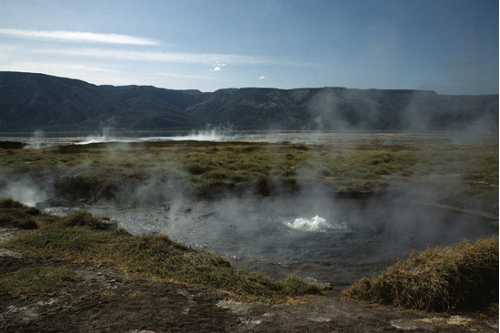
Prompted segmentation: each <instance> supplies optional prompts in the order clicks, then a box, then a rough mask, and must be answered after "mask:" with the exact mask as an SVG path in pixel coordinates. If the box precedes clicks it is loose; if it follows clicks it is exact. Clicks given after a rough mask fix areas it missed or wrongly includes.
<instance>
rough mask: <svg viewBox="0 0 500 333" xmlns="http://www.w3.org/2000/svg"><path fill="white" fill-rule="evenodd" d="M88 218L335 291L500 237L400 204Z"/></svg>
mask: <svg viewBox="0 0 500 333" xmlns="http://www.w3.org/2000/svg"><path fill="white" fill-rule="evenodd" d="M90 210H91V212H93V213H95V214H98V215H101V216H103V217H110V218H111V219H112V220H115V221H116V222H118V224H119V226H120V227H123V228H125V229H127V230H129V231H130V232H132V233H134V234H143V233H165V234H169V235H170V237H171V238H173V239H176V240H178V241H181V242H183V243H185V244H187V245H189V246H192V247H194V248H196V249H198V250H201V251H211V252H216V253H219V254H221V255H223V256H224V257H226V258H228V259H229V260H230V261H232V262H233V263H234V264H235V265H238V266H241V267H244V268H248V269H252V270H259V271H263V272H266V273H267V274H269V275H271V276H273V277H277V278H282V277H284V276H286V275H287V274H297V275H299V276H302V277H306V276H307V277H314V278H317V279H320V280H324V281H328V282H330V283H332V284H334V285H337V286H341V285H344V284H348V283H350V282H352V281H354V280H356V279H358V278H360V277H363V276H370V275H373V274H376V273H377V272H379V271H380V270H381V269H382V268H383V267H387V266H388V265H390V264H392V263H394V261H395V260H397V259H400V258H404V257H406V256H408V255H409V254H410V253H411V251H412V250H423V249H425V248H426V247H427V246H434V245H447V244H453V243H455V242H459V241H461V240H462V239H463V238H469V239H475V238H477V237H481V236H487V235H490V234H494V233H498V225H495V224H494V223H493V224H492V223H491V221H488V220H485V219H482V218H480V217H478V216H475V215H471V214H463V213H457V212H450V211H449V210H446V209H438V208H435V207H434V208H433V207H428V206H422V205H419V204H411V203H408V202H402V201H390V202H386V201H376V200H374V201H354V200H353V201H349V200H334V199H331V198H321V199H319V198H310V199H309V200H306V199H304V198H303V197H286V198H285V197H281V198H260V199H259V198H252V199H225V200H220V201H217V202H196V203H187V204H186V203H178V204H172V205H170V206H168V207H150V208H149V209H148V210H144V209H138V208H137V209H120V210H119V209H116V208H114V207H102V206H94V207H92V208H91V209H90Z"/></svg>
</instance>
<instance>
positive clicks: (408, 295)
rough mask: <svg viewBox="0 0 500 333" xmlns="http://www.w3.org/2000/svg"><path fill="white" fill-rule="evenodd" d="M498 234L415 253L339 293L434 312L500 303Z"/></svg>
mask: <svg viewBox="0 0 500 333" xmlns="http://www.w3.org/2000/svg"><path fill="white" fill-rule="evenodd" d="M498 251H499V247H498V236H494V237H491V238H488V239H480V240H477V241H474V242H469V241H463V242H461V243H460V244H458V245H456V246H454V247H444V248H439V247H436V248H430V249H428V250H426V251H424V252H420V253H414V254H413V255H412V256H411V257H410V258H409V259H408V260H406V261H402V262H399V263H397V264H395V265H393V266H391V267H389V268H388V269H386V270H384V271H383V272H382V273H381V274H380V275H378V276H376V277H373V278H362V279H360V280H358V281H357V282H355V283H354V284H353V285H352V286H351V287H350V288H349V289H347V290H345V291H344V292H343V294H344V296H346V297H347V298H349V299H352V300H357V301H366V302H371V303H378V304H382V305H388V306H393V307H401V308H406V309H416V310H425V311H435V312H451V311H477V310H481V309H484V308H487V307H488V306H490V305H491V303H498Z"/></svg>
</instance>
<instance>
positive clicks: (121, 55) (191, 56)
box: [37, 48, 286, 68]
mask: <svg viewBox="0 0 500 333" xmlns="http://www.w3.org/2000/svg"><path fill="white" fill-rule="evenodd" d="M37 52H38V53H44V54H52V55H66V56H75V57H85V58H107V59H114V60H117V59H119V60H135V61H155V62H171V63H199V64H210V65H212V66H213V64H216V65H215V66H216V67H219V68H221V67H222V66H225V63H231V64H240V65H241V64H245V65H262V64H283V62H281V61H278V60H276V59H272V58H266V57H257V56H246V55H236V54H217V53H183V52H149V51H147V52H142V51H123V50H109V49H99V48H78V49H62V48H61V49H42V50H38V51H37ZM217 59H223V61H224V63H219V64H217V62H218V61H219V60H217ZM285 64H286V63H285Z"/></svg>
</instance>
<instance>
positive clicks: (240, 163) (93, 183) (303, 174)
mask: <svg viewBox="0 0 500 333" xmlns="http://www.w3.org/2000/svg"><path fill="white" fill-rule="evenodd" d="M498 150H499V147H498V144H492V145H472V144H461V145H459V144H451V143H446V142H436V143H433V142H432V141H411V142H403V143H401V142H398V143H391V142H388V143H382V142H380V141H370V142H363V141H360V142H356V141H351V142H333V143H321V144H315V145H305V144H289V143H276V144H273V143H255V142H254V143H252V142H195V141H188V142H154V143H100V144H89V145H70V146H60V147H53V148H43V149H9V148H7V149H5V148H4V149H2V148H0V170H2V171H3V173H4V174H8V175H20V174H22V175H27V176H29V177H30V179H32V180H33V181H35V182H36V181H37V180H41V181H45V182H47V181H49V182H52V183H53V186H54V188H55V193H56V194H57V195H58V196H66V197H72V198H73V199H82V198H83V199H87V200H98V199H100V198H108V199H109V198H114V197H117V196H119V194H120V193H125V192H127V191H129V192H130V191H131V189H134V188H137V187H138V186H140V185H141V184H145V183H147V184H149V185H151V186H150V187H149V189H150V191H149V196H150V201H152V202H158V201H160V202H161V201H164V200H168V197H169V195H173V193H179V192H183V193H188V194H195V195H205V194H209V193H214V192H217V191H222V190H229V191H238V190H242V189H245V190H247V189H253V191H254V192H255V193H256V194H260V195H269V194H272V193H273V191H276V190H277V189H279V190H285V191H297V190H299V189H300V188H302V187H306V186H315V185H317V184H322V185H326V186H327V187H328V188H330V189H331V191H333V192H337V193H345V192H347V193H356V192H363V193H373V192H383V191H385V190H386V189H387V188H388V187H389V186H394V185H398V184H408V183H412V182H418V183H426V182H432V183H435V184H439V183H448V182H449V181H450V179H453V180H454V182H455V183H456V184H457V186H455V187H454V189H453V191H452V192H453V193H445V192H443V193H440V196H441V197H443V201H445V202H444V203H450V202H451V203H452V204H453V205H456V206H460V207H461V208H467V205H471V204H470V203H473V204H474V205H476V206H477V202H486V204H485V205H483V206H485V207H486V208H485V209H489V208H488V207H489V206H491V203H492V202H495V201H497V200H498V199H497V198H498V169H499V166H498ZM0 181H1V180H0ZM5 183H6V182H5V180H4V184H5ZM0 185H2V184H0ZM438 187H439V186H438ZM442 187H443V188H444V186H442ZM443 191H445V190H443ZM120 199H121V200H125V201H127V200H130V201H131V202H132V201H133V200H134V199H133V198H125V197H120ZM446 201H448V202H446Z"/></svg>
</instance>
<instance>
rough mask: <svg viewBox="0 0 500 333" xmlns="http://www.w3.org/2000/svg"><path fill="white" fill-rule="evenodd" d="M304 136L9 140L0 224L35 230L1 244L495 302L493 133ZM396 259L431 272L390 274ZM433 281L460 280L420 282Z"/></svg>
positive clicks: (222, 284)
mask: <svg viewBox="0 0 500 333" xmlns="http://www.w3.org/2000/svg"><path fill="white" fill-rule="evenodd" d="M311 135H312V134H304V133H301V134H296V135H294V134H289V135H281V136H275V138H274V139H273V140H268V139H266V140H263V139H262V138H260V137H258V136H252V137H245V138H243V137H241V136H238V137H229V138H227V137H224V138H218V140H216V141H203V140H201V141H200V140H196V139H195V138H192V137H191V138H190V137H186V138H185V140H169V139H166V138H162V139H152V140H138V139H137V138H134V139H131V138H127V139H124V138H115V139H110V138H103V137H101V139H100V140H92V141H94V142H92V143H89V142H86V141H91V140H73V139H72V140H67V141H65V140H60V139H59V140H46V141H44V142H42V144H40V142H35V141H33V139H31V140H24V141H23V140H9V141H4V142H3V143H2V146H1V148H0V168H1V171H2V173H1V175H2V177H1V179H0V197H2V198H5V200H4V201H2V205H3V206H2V207H3V208H2V219H1V221H2V223H3V225H4V226H10V227H12V226H18V227H24V228H26V229H31V228H32V229H33V231H30V232H28V233H22V234H21V235H20V236H19V237H16V238H14V239H12V240H11V241H9V242H8V243H4V244H3V245H2V246H4V247H6V248H8V249H10V250H14V251H18V252H21V253H25V254H29V255H30V256H35V257H39V258H42V257H43V258H54V257H57V258H65V260H69V261H71V262H96V263H100V264H104V263H106V264H111V265H113V266H114V267H117V268H118V269H121V270H123V271H127V272H133V273H136V274H139V275H140V276H143V277H146V276H147V277H154V278H155V279H162V280H166V281H172V282H180V283H185V284H188V285H192V286H196V287H202V288H209V289H210V290H213V291H215V292H221V293H227V294H228V295H230V296H231V297H233V298H235V299H240V300H247V301H248V300H251V301H252V300H253V301H261V302H262V301H264V302H271V303H275V302H277V303H280V302H283V301H284V300H286V299H290V298H293V297H298V296H303V295H312V294H319V295H321V294H324V293H325V289H322V288H325V286H327V288H333V289H334V290H345V291H344V292H343V293H344V297H346V298H350V299H354V300H361V301H364V302H376V303H380V304H383V305H390V306H395V307H401V308H408V309H419V310H426V311H437V312H445V313H447V312H450V313H454V311H464V310H465V311H477V310H478V309H479V310H481V309H482V310H481V311H485V310H484V309H489V307H490V306H491V304H494V303H498V285H497V284H496V283H492V281H496V282H497V280H498V253H497V252H498V168H499V167H498V151H499V147H498V143H496V142H495V141H494V140H493V141H487V142H484V141H483V142H471V143H464V142H457V141H456V140H454V139H453V138H452V137H451V138H450V136H449V135H444V134H436V133H434V134H429V133H420V134H418V133H345V134H343V135H342V134H321V135H319V134H317V133H316V134H314V137H312V136H311ZM14 141H17V142H19V143H14ZM61 141H63V142H61ZM96 141H100V142H96ZM34 142H35V143H37V145H36V146H35V145H34ZM21 203H23V204H21ZM24 204H26V205H27V206H25V205H24ZM110 225H111V226H113V227H114V228H113V229H109V226H110ZM108 229H109V230H108ZM457 244H461V245H458V247H457V250H455V246H457ZM485 244H486V245H485ZM477 248H479V249H480V250H476V249H477ZM414 251H419V252H414ZM426 251H428V252H426ZM429 251H430V252H429ZM474 251H476V252H477V251H479V252H480V254H477V253H476V252H474ZM419 253H431V254H422V256H428V257H436V256H439V255H441V254H440V253H442V254H443V255H444V256H445V255H447V256H448V257H446V258H445V259H436V260H434V261H432V260H430V259H429V260H427V259H426V260H424V259H422V258H420V259H418V258H419V257H418V254H419ZM436 253H438V254H436ZM450 253H454V254H453V255H450ZM464 253H465V254H464ZM478 256H479V257H481V258H482V259H481V260H479V259H478V258H479V257H478ZM495 258H496V259H495ZM483 259H484V260H483ZM406 260H408V262H406ZM495 260H496V261H495ZM472 262H474V264H475V265H476V266H474V265H472ZM397 265H400V266H401V267H406V268H404V269H403V268H398V267H400V266H397ZM419 265H420V267H419ZM443 265H444V266H443ZM443 267H446V269H445V268H443ZM450 267H451V268H450ZM405 269H406V270H409V271H413V272H414V273H408V274H410V275H411V274H413V275H411V276H413V277H412V278H411V279H413V280H415V279H416V278H415V276H420V277H423V278H424V279H427V280H425V281H424V282H419V281H414V282H413V284H409V283H408V284H407V283H406V282H401V281H399V280H398V279H403V280H404V281H408V279H409V278H408V276H407V275H405V274H403V273H401V272H403V271H404V270H405ZM394 271H396V272H399V273H397V274H395V275H394V273H391V272H394ZM420 271H427V272H431V273H429V275H428V276H425V274H420V273H415V272H420ZM470 272H475V273H474V274H472V275H468V274H469V273H470ZM24 273H26V272H24ZM28 273H29V272H28ZM16 274H21V273H16ZM36 274H37V275H40V274H42V273H40V272H39V271H37V272H36ZM58 274H62V276H63V278H62V280H65V279H66V280H71V279H74V278H72V277H71V276H69V277H68V276H65V275H64V274H70V275H71V273H68V272H58ZM379 274H380V275H379ZM384 274H385V275H384ZM391 274H392V275H391ZM42 275H43V274H42ZM56 275H57V274H56ZM443 275H444V276H462V275H463V276H464V278H463V279H459V280H460V281H459V282H460V283H459V282H453V281H451V280H450V279H446V278H443V279H441V280H439V279H436V281H432V283H435V285H432V286H431V287H428V286H429V284H432V283H431V280H432V279H433V277H435V276H443ZM9 278H10V279H15V280H16V281H22V279H21V278H20V277H19V276H14V275H12V276H10V277H4V278H2V280H1V281H0V285H1V286H3V288H4V290H10V292H13V291H12V290H15V291H16V292H21V291H23V290H24V291H25V292H26V290H25V289H23V288H26V287H23V286H22V285H17V284H15V283H13V282H12V281H11V282H9ZM370 279H371V280H370ZM411 279H410V280H411ZM413 280H412V281H413ZM478 280H484V281H485V283H486V286H485V285H480V286H478V284H477V281H478ZM384 281H387V282H386V283H390V284H391V285H394V286H399V287H394V288H393V289H391V288H388V289H387V288H385V289H384V288H382V287H380V286H381V285H382V286H383V285H384ZM395 281H397V282H395ZM464 281H473V283H472V286H471V287H470V288H471V289H472V290H473V291H474V290H479V296H482V298H483V300H484V301H482V302H472V301H471V299H474V300H477V297H478V294H477V293H476V294H474V292H473V291H471V292H470V293H469V294H467V295H465V294H463V295H462V294H460V295H458V296H457V292H456V291H450V290H448V289H446V287H447V286H448V287H454V288H459V289H460V290H466V288H467V287H464V285H466V284H467V282H464ZM311 282H313V284H311ZM19 283H20V284H22V282H19ZM53 284H54V285H58V283H53ZM495 284H496V287H495V286H494V285H495ZM63 285H64V283H63ZM351 285H352V287H350V286H351ZM349 287H350V288H349ZM12 288H14V289H12ZM377 288H378V289H377ZM380 288H382V291H379V290H380ZM398 288H399V289H398ZM404 288H410V289H411V288H413V289H411V290H413V291H405V290H404ZM425 288H428V289H425ZM429 288H430V289H429ZM432 288H434V289H432ZM415 290H417V291H415ZM418 290H422V292H421V294H422V295H423V296H422V295H420V294H419V291H418ZM429 290H430V291H429ZM435 290H443V292H444V294H446V295H448V296H449V297H450V298H449V299H447V298H446V297H447V296H446V295H444V296H442V297H441V295H437V294H436V292H435ZM392 294H397V295H399V296H401V297H403V296H402V295H409V296H408V297H407V298H406V299H398V298H397V297H395V298H391V296H390V295H392ZM428 294H435V295H436V296H435V298H429V297H428V296H427V295H428ZM464 295H465V296H464ZM471 295H472V296H471ZM426 297H427V298H426ZM440 297H441V298H440Z"/></svg>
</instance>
